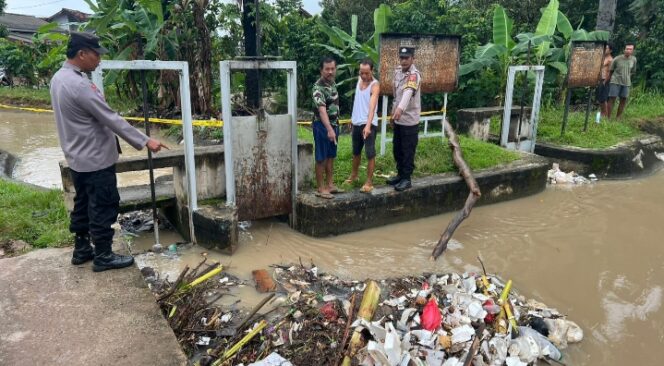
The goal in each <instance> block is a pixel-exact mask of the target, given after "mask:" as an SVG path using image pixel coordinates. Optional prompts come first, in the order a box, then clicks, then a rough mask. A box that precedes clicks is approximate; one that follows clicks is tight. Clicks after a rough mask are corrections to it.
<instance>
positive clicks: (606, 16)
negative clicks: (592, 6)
mask: <svg viewBox="0 0 664 366" xmlns="http://www.w3.org/2000/svg"><path fill="white" fill-rule="evenodd" d="M617 3H618V1H617V0H599V8H598V10H597V26H596V27H595V29H597V30H604V31H608V32H610V33H613V26H614V24H615V22H616V4H617Z"/></svg>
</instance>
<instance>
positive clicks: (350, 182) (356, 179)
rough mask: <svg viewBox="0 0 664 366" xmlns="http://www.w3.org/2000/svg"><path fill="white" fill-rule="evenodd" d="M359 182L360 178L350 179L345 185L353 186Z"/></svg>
mask: <svg viewBox="0 0 664 366" xmlns="http://www.w3.org/2000/svg"><path fill="white" fill-rule="evenodd" d="M358 180H360V178H357V177H356V178H355V179H350V178H348V179H346V180H345V181H344V184H353V183H355V182H357V181H358Z"/></svg>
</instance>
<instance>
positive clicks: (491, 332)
mask: <svg viewBox="0 0 664 366" xmlns="http://www.w3.org/2000/svg"><path fill="white" fill-rule="evenodd" d="M204 262H205V261H204ZM204 262H202V263H201V264H199V265H198V266H197V268H195V269H193V270H191V271H190V270H189V268H185V269H184V270H183V272H182V273H181V274H180V276H179V278H178V279H177V280H176V281H175V282H170V281H168V280H165V279H160V278H159V277H158V274H155V273H154V272H153V271H150V270H146V269H144V275H147V278H148V282H149V283H150V284H151V288H152V290H153V291H154V293H155V295H156V296H157V302H158V303H159V305H160V307H161V309H162V312H163V314H164V316H166V318H167V319H168V321H169V324H171V327H172V328H173V330H174V332H175V334H176V336H177V337H178V341H179V342H180V344H181V345H182V346H183V348H184V349H185V351H186V352H187V353H188V354H189V355H190V356H191V357H192V359H195V360H196V362H198V363H199V364H200V365H201V366H206V365H215V366H219V365H240V364H243V365H272V364H274V363H273V362H284V360H287V361H288V362H290V363H291V364H293V365H373V366H378V365H386V366H387V365H417V366H423V365H444V366H457V365H464V366H466V365H471V364H472V365H509V366H512V365H529V364H533V363H535V362H536V360H538V359H544V360H546V361H549V362H550V363H562V359H563V356H562V353H561V350H563V349H565V348H566V347H567V345H568V343H576V342H580V341H581V340H582V339H583V331H582V330H581V328H580V327H579V326H578V325H576V324H575V323H574V322H572V321H569V320H567V319H566V317H565V315H563V314H561V313H559V312H558V311H557V310H555V309H552V308H549V307H547V306H546V305H544V304H542V303H540V302H538V301H535V300H532V299H526V298H525V297H523V296H520V295H519V294H517V293H516V291H513V290H511V286H512V281H507V282H504V281H502V280H501V279H499V278H498V277H496V276H493V275H486V274H476V273H464V274H456V273H447V274H424V275H422V276H409V277H402V278H392V279H386V280H381V281H373V280H368V281H365V282H362V281H347V280H342V279H339V278H337V277H335V276H331V275H327V274H324V273H321V271H320V270H319V269H318V268H317V267H316V266H315V265H313V264H312V265H311V266H309V267H306V266H304V265H302V264H300V265H293V266H273V267H274V271H273V274H272V276H273V280H274V282H275V283H276V284H277V290H276V292H275V293H272V294H270V295H268V296H267V297H266V298H265V299H264V300H263V301H262V302H261V303H259V304H258V305H256V306H255V307H254V308H253V309H252V311H250V312H249V313H245V312H243V311H241V310H240V309H238V308H237V306H236V305H237V303H235V304H234V305H233V306H217V305H215V302H216V300H215V299H219V298H220V297H222V296H224V295H225V294H228V292H229V291H230V288H232V287H233V286H235V285H237V284H238V283H239V281H237V279H233V278H231V277H230V276H229V275H228V274H227V273H224V272H222V270H221V267H220V265H219V264H213V265H210V266H207V265H206V264H205V263H204ZM268 305H269V306H268ZM264 308H269V310H264V311H263V313H261V309H264Z"/></svg>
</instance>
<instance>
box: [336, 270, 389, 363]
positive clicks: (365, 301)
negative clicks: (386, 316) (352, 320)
mask: <svg viewBox="0 0 664 366" xmlns="http://www.w3.org/2000/svg"><path fill="white" fill-rule="evenodd" d="M379 300H380V287H378V284H377V283H376V281H369V283H367V288H366V289H364V294H363V295H362V302H361V303H360V309H359V310H358V311H357V317H358V318H362V319H364V320H366V321H368V322H370V321H371V319H372V318H373V316H374V313H375V312H376V308H377V307H378V301H379ZM362 346H363V345H362V332H361V331H360V330H358V329H357V328H356V329H355V331H354V332H353V336H352V337H351V339H350V345H349V346H348V351H347V352H346V355H345V356H344V360H343V362H342V363H341V364H342V366H350V365H351V360H352V359H353V357H355V355H356V354H357V351H359V350H360V348H362Z"/></svg>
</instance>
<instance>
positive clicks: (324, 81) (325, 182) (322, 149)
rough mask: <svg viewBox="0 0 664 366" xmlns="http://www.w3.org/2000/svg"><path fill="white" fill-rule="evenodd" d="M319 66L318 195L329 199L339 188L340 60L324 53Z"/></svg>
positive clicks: (314, 127) (316, 96)
mask: <svg viewBox="0 0 664 366" xmlns="http://www.w3.org/2000/svg"><path fill="white" fill-rule="evenodd" d="M318 69H319V70H320V79H318V81H316V83H315V84H314V87H313V93H312V95H313V101H314V106H315V109H314V122H313V124H312V130H313V134H314V148H315V149H314V150H315V154H314V155H315V157H316V185H317V192H316V195H317V196H318V197H322V198H327V199H330V198H334V196H332V193H339V192H340V191H339V189H338V188H336V187H335V186H334V180H333V178H334V159H335V158H336V157H337V138H338V137H339V93H338V92H337V85H336V83H335V82H334V78H335V76H336V74H337V62H336V61H335V60H334V59H333V58H331V57H324V58H323V59H321V61H320V64H319V66H318Z"/></svg>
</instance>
